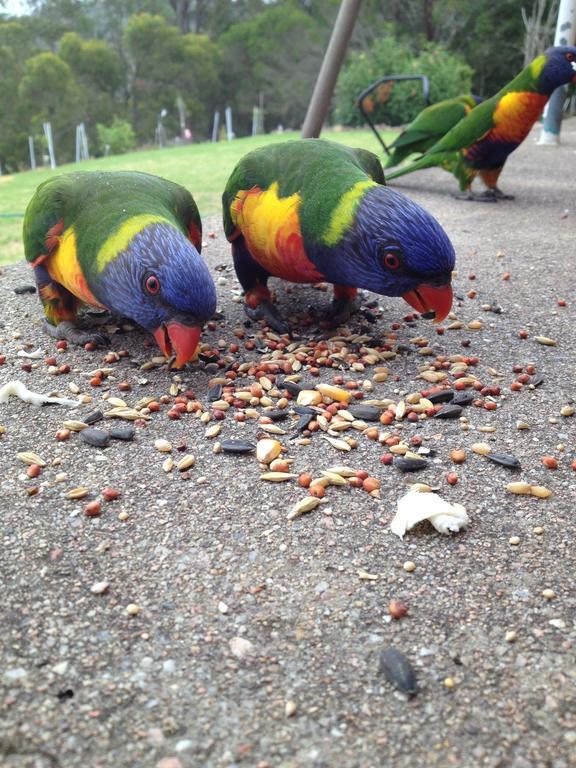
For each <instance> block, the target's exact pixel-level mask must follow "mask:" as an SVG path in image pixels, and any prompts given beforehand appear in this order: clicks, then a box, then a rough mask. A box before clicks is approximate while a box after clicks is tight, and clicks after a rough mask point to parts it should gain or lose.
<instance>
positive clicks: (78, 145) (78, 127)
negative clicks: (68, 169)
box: [75, 125, 80, 163]
mask: <svg viewBox="0 0 576 768" xmlns="http://www.w3.org/2000/svg"><path fill="white" fill-rule="evenodd" d="M75 157H76V160H75V162H77V163H79V162H80V126H79V125H77V126H76V155H75Z"/></svg>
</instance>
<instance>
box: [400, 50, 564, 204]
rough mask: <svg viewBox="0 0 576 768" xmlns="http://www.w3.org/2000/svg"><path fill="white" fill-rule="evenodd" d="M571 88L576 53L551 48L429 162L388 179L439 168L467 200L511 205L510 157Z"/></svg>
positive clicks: (439, 144) (428, 154)
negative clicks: (507, 190) (505, 183)
mask: <svg viewBox="0 0 576 768" xmlns="http://www.w3.org/2000/svg"><path fill="white" fill-rule="evenodd" d="M570 82H576V48H575V47H569V46H558V47H556V48H549V49H548V50H547V51H546V53H545V54H543V55H542V56H538V57H537V58H536V59H534V61H533V62H532V63H531V64H529V65H528V66H527V67H526V68H525V69H523V70H522V72H520V74H519V75H518V76H517V77H515V78H514V80H512V81H511V82H510V83H508V85H506V86H505V87H504V88H502V90H501V91H498V93H497V94H496V95H495V96H492V98H490V99H487V100H486V101H484V102H482V104H479V105H478V106H477V107H475V109H473V110H472V111H471V112H470V113H469V114H468V115H466V117H464V118H463V119H462V120H461V121H460V122H459V123H457V124H456V125H455V126H454V128H452V129H451V130H450V131H449V132H448V133H447V134H446V135H445V136H444V137H443V138H441V139H440V140H439V141H438V142H437V143H436V144H435V145H434V146H433V147H431V148H430V149H429V150H428V151H427V152H426V154H425V155H424V156H423V157H421V158H418V159H417V160H415V161H414V162H412V163H410V165H407V166H406V167H404V168H399V169H398V170H397V171H393V172H392V173H391V174H389V175H388V179H395V178H397V177H398V176H403V175H404V174H406V173H412V171H419V170H420V169H421V168H431V167H432V166H439V167H440V168H444V170H446V171H450V173H453V174H454V176H455V177H456V178H457V179H458V181H459V183H460V190H461V191H462V192H463V193H465V197H466V198H467V199H470V200H481V199H484V200H495V199H497V198H505V199H511V196H510V195H505V194H504V193H503V192H501V190H500V189H498V177H499V176H500V173H501V171H502V168H503V167H504V163H505V162H506V159H507V158H508V155H509V154H510V153H511V152H513V151H514V150H515V149H516V148H517V147H518V146H519V145H520V144H521V143H522V142H523V141H524V139H525V138H526V136H527V135H528V133H529V132H530V129H531V128H532V126H533V125H534V123H535V122H536V120H537V119H538V118H539V117H540V115H541V113H542V110H543V109H544V105H545V104H546V102H547V101H548V98H549V97H550V95H551V94H552V92H553V91H555V90H556V88H558V86H560V85H565V84H566V83H570ZM477 174H479V175H480V178H481V179H482V181H483V182H484V184H485V185H486V187H487V188H488V189H487V190H486V192H484V194H483V195H482V196H475V195H473V194H472V192H471V190H470V187H471V185H472V182H473V180H474V178H475V176H476V175H477Z"/></svg>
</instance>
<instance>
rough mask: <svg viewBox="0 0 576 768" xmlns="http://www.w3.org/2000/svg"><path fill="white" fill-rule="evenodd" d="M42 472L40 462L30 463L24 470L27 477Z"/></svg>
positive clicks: (36, 475)
mask: <svg viewBox="0 0 576 768" xmlns="http://www.w3.org/2000/svg"><path fill="white" fill-rule="evenodd" d="M41 472H42V467H41V466H40V464H30V466H29V467H28V469H27V470H26V474H27V475H28V477H38V475H40V474H41Z"/></svg>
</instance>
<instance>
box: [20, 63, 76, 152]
mask: <svg viewBox="0 0 576 768" xmlns="http://www.w3.org/2000/svg"><path fill="white" fill-rule="evenodd" d="M18 99H19V105H20V106H19V111H20V115H21V118H22V120H23V123H24V125H25V126H26V129H27V130H28V131H29V132H30V133H31V134H32V135H34V136H35V137H36V138H39V139H40V140H42V123H43V122H45V121H49V122H50V123H51V124H52V133H53V136H54V142H55V144H56V153H57V158H58V159H59V161H62V160H67V159H71V158H72V156H73V152H74V135H75V129H76V125H77V124H78V123H79V122H80V121H81V120H82V117H83V108H82V107H83V103H82V93H81V91H80V89H79V87H78V85H77V84H76V82H75V81H74V77H73V75H72V71H71V69H70V67H69V66H68V64H66V62H64V61H62V59H61V58H59V57H58V56H56V55H55V54H53V53H39V54H37V55H36V56H34V57H32V58H31V59H29V60H28V61H27V62H26V69H25V73H24V76H23V77H22V79H21V81H20V84H19V86H18Z"/></svg>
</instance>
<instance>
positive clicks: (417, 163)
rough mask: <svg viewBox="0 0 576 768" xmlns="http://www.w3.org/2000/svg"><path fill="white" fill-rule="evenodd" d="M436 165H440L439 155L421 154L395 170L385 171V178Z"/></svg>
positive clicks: (394, 177) (396, 176) (392, 177)
mask: <svg viewBox="0 0 576 768" xmlns="http://www.w3.org/2000/svg"><path fill="white" fill-rule="evenodd" d="M436 165H442V156H441V155H432V156H428V157H427V156H426V155H423V156H422V157H420V158H418V159H417V160H414V162H412V163H410V165H405V166H403V167H402V168H398V170H397V171H392V173H387V174H386V179H387V180H390V179H397V178H398V177H399V176H405V175H406V174H407V173H412V171H420V170H422V168H433V167H434V166H436Z"/></svg>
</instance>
